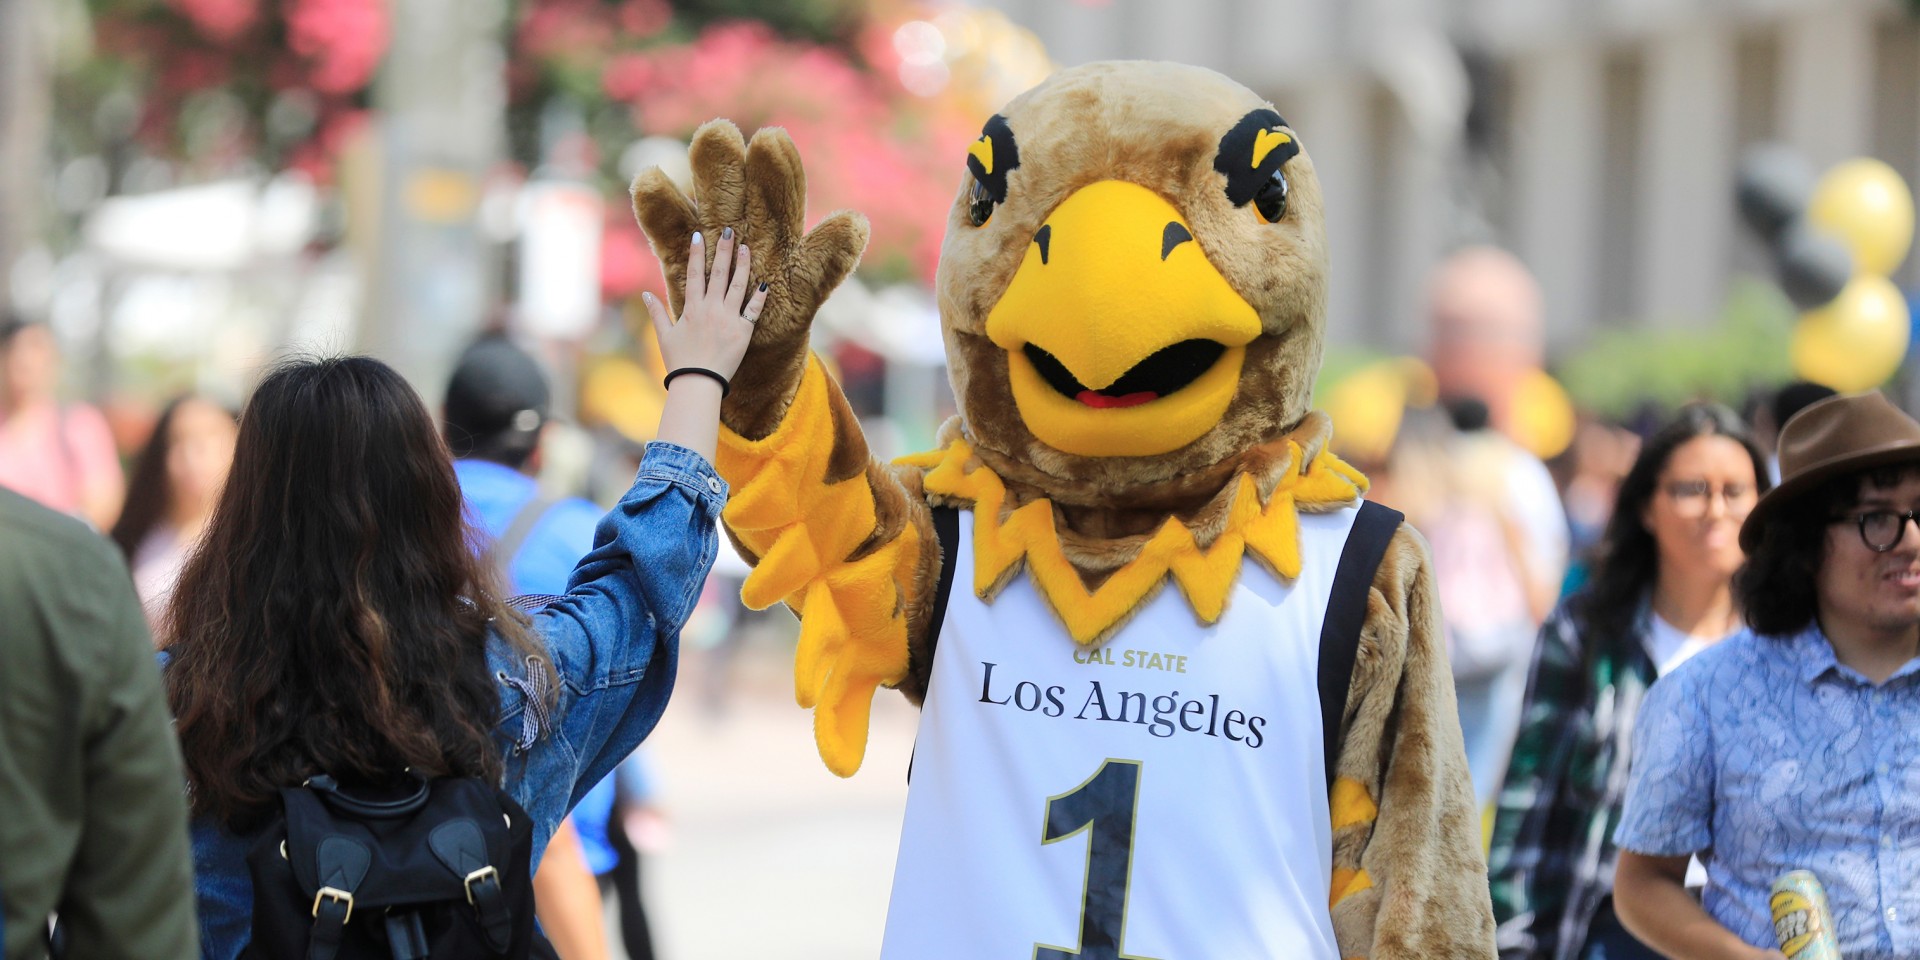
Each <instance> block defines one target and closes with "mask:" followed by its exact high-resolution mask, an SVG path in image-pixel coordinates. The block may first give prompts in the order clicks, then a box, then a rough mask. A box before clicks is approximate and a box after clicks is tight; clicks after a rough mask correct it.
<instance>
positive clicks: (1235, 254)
mask: <svg viewBox="0 0 1920 960" xmlns="http://www.w3.org/2000/svg"><path fill="white" fill-rule="evenodd" d="M963 160H964V162H965V167H966V175H965V176H964V177H963V178H962V186H961V189H960V191H959V195H958V196H957V197H956V198H955V200H954V204H953V209H952V210H951V211H950V213H949V216H948V221H947V236H946V242H945V244H944V246H943V247H942V251H941V258H940V270H939V278H938V281H937V285H938V293H939V300H940V310H941V317H942V323H943V326H944V329H945V335H946V339H947V349H948V356H949V358H950V361H951V364H952V367H951V371H952V377H953V387H954V393H955V395H956V396H957V397H958V398H959V401H960V409H961V412H962V414H963V415H964V418H965V421H966V425H967V429H968V432H969V433H970V434H971V436H972V439H973V442H974V446H975V448H976V449H977V450H978V451H979V452H980V453H981V454H982V456H985V457H988V458H991V460H992V461H993V462H994V465H995V466H996V467H999V468H1000V469H1003V470H1006V469H1009V468H1012V469H1014V470H1016V471H1018V472H1023V473H1025V474H1026V477H1027V479H1029V480H1031V481H1033V482H1036V483H1038V484H1040V485H1042V486H1044V487H1046V488H1047V489H1048V491H1049V492H1050V493H1051V495H1053V496H1054V497H1055V498H1056V499H1059V500H1062V501H1067V502H1076V501H1077V502H1082V503H1098V502H1101V501H1103V500H1110V499H1112V498H1114V497H1116V496H1120V497H1123V498H1124V497H1125V496H1126V495H1129V494H1131V495H1135V496H1137V495H1139V494H1142V493H1146V492H1148V491H1151V490H1153V489H1155V488H1171V487H1177V486H1179V485H1180V484H1181V483H1182V481H1183V478H1191V477H1201V476H1217V475H1219V474H1220V470H1221V468H1222V467H1224V466H1227V465H1230V464H1232V463H1233V462H1234V461H1235V460H1236V459H1237V458H1238V457H1239V456H1240V455H1241V454H1243V453H1244V452H1245V451H1247V450H1249V449H1252V448H1254V447H1258V446H1261V445H1263V444H1266V443H1268V442H1270V441H1274V440H1276V439H1279V438H1281V437H1283V436H1285V435H1286V434H1288V433H1289V432H1290V431H1292V430H1293V429H1295V428H1296V427H1297V426H1298V425H1299V424H1300V423H1301V421H1302V420H1303V419H1304V418H1305V417H1306V415H1307V410H1308V403H1309V400H1310V397H1311V394H1312V391H1313V381H1314V377H1315V376H1316V374H1317V373H1318V371H1319V366H1320V357H1321V343H1322V336H1323V331H1322V327H1323V325H1324V316H1325V310H1324V305H1325V300H1326V270H1327V266H1326V264H1327V260H1326V242H1325V235H1324V229H1323V226H1322V216H1321V201H1320V186H1319V182H1318V181H1317V180H1316V179H1315V177H1314V172H1313V164H1312V162H1311V161H1310V160H1309V159H1308V158H1307V154H1306V151H1305V150H1304V149H1303V148H1302V146H1301V143H1300V140H1299V137H1298V136H1297V135H1296V134H1295V133H1294V131H1293V129H1292V128H1291V127H1289V126H1288V125H1287V122H1286V121H1285V120H1284V119H1282V118H1281V116H1280V114H1279V113H1277V112H1275V111H1274V109H1273V107H1272V106H1271V105H1269V104H1268V103H1266V102H1265V101H1263V100H1261V99H1260V98H1259V97H1258V96H1256V95H1254V93H1253V92H1252V91H1250V90H1248V89H1246V88H1245V87H1242V86H1240V85H1239V84H1237V83H1234V82H1233V81H1231V80H1229V79H1227V78H1226V77H1223V76H1221V75H1220V74H1217V73H1214V72H1212V71H1209V70H1204V69H1200V68H1197V67H1190V66H1183V65H1179V64H1171V63H1094V64H1088V65H1085V66H1081V67H1076V68H1073V69H1070V70H1063V71H1061V72H1059V73H1057V74H1055V75H1054V76H1053V77H1051V78H1049V79H1048V80H1047V81H1046V82H1045V83H1042V84H1041V85H1040V86H1038V87H1035V88H1034V89H1032V90H1030V91H1028V92H1026V93H1024V94H1022V95H1021V96H1020V97H1018V98H1017V99H1015V100H1014V101H1013V102H1012V103H1010V104H1008V105H1007V107H1006V108H1005V110H1004V112H1002V113H1000V114H997V115H995V116H994V117H993V118H992V119H990V120H988V121H987V123H986V126H985V128H984V129H983V130H982V131H981V136H980V139H979V140H977V141H975V142H974V143H973V144H972V145H971V146H970V147H969V148H968V151H967V155H966V156H965V157H956V158H955V162H956V164H958V163H959V162H961V161H963Z"/></svg>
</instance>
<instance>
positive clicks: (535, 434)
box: [443, 336, 602, 595]
mask: <svg viewBox="0 0 1920 960" xmlns="http://www.w3.org/2000/svg"><path fill="white" fill-rule="evenodd" d="M551 409H552V394H551V393H550V391H549V390H548V388H547V377H546V374H544V373H542V372H541V370H540V365H539V364H538V363H537V362H535V361H534V359H533V357H531V356H529V355H528V354H527V353H526V352H525V351H523V350H521V349H520V348H519V347H516V346H514V345H513V343H512V342H511V341H509V340H507V339H506V338H505V337H501V336H488V337H483V338H481V339H480V340H479V341H477V342H475V343H474V344H473V346H471V347H468V348H467V352H466V353H465V354H463V355H461V357H460V363H459V364H458V365H457V366H456V367H455V368H454V371H453V378H452V379H451V380H449V381H448V383H447V401H446V407H445V409H444V411H443V415H444V416H445V431H446V439H447V447H448V449H450V450H452V451H453V456H454V463H453V472H454V473H455V475H457V476H458V477H459V479H460V494H461V496H462V497H465V498H466V501H467V509H468V512H469V513H470V515H471V516H472V518H473V522H474V525H475V528H476V531H477V532H478V533H479V534H480V535H481V536H482V537H483V538H484V539H485V542H486V544H487V545H488V546H490V547H491V549H492V550H493V555H494V558H495V562H496V564H498V566H499V569H500V571H501V574H502V575H503V576H504V577H505V578H506V580H507V585H508V588H509V589H510V590H512V591H513V592H514V593H517V594H542V595H559V594H564V593H566V592H567V577H568V575H570V574H571V573H573V567H574V565H575V564H577V563H579V562H580V558H581V557H583V556H586V554H587V551H589V550H592V549H593V529H594V524H596V523H598V522H599V520H600V514H601V513H602V511H601V509H600V508H599V507H597V506H594V505H593V504H592V503H590V502H588V501H586V500H582V499H580V498H579V497H566V498H553V497H548V496H543V495H541V492H540V484H539V482H538V481H536V480H535V479H534V478H533V476H532V474H533V472H534V471H536V470H538V469H539V463H540V440H541V437H542V435H543V434H544V432H545V430H546V425H547V421H548V419H549V418H550V416H551Z"/></svg>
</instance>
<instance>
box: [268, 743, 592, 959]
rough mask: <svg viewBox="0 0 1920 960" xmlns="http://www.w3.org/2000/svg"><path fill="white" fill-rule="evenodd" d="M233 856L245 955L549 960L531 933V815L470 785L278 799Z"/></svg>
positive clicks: (319, 784)
mask: <svg viewBox="0 0 1920 960" xmlns="http://www.w3.org/2000/svg"><path fill="white" fill-rule="evenodd" d="M280 799H281V814H280V816H278V817H276V818H275V819H274V820H273V821H272V822H271V823H269V824H268V826H267V828H266V829H265V830H264V831H262V832H261V834H260V835H259V839H258V840H256V841H255V842H254V845H253V848H252V850H251V851H249V853H248V854H247V872H248V873H249V874H251V875H252V877H253V942H252V943H251V944H250V945H249V946H248V947H247V950H246V952H245V953H244V954H242V956H243V957H246V958H249V960H268V958H271V960H291V958H300V957H305V958H307V960H362V958H365V960H441V958H462V960H466V958H511V960H521V958H526V957H540V958H552V957H554V956H555V954H554V952H553V948H552V947H551V946H550V945H549V944H548V943H547V942H546V938H545V937H543V936H541V935H540V933H539V932H538V931H537V930H536V929H535V928H534V918H533V885H532V882H531V878H530V877H529V875H528V860H529V858H530V855H531V853H532V849H533V820H532V818H530V817H528V816H527V814H526V812H525V811H523V810H521V809H520V806H519V805H518V804H516V803H514V802H513V798H511V797H509V796H507V794H506V793H505V792H503V791H501V790H499V789H498V788H495V787H493V786H490V785H488V784H486V783H484V782H482V781H480V780H473V779H454V778H445V779H439V780H432V781H428V780H425V779H423V778H420V777H418V776H410V777H409V778H408V779H407V780H405V781H403V782H402V783H401V784H400V785H399V786H398V787H394V788H389V789H384V790H382V789H359V788H356V789H355V791H354V792H353V793H349V792H348V791H346V790H343V789H342V788H341V786H340V784H338V783H336V782H334V780H333V778H331V777H325V776H317V777H313V778H312V779H310V780H308V781H307V782H306V783H305V784H303V785H301V786H298V787H293V788H290V789H286V790H282V791H280Z"/></svg>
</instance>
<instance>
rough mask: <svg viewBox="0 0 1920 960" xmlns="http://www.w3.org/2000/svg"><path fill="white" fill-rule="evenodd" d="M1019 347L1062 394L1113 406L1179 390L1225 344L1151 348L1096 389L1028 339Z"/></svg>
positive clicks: (1129, 404)
mask: <svg viewBox="0 0 1920 960" xmlns="http://www.w3.org/2000/svg"><path fill="white" fill-rule="evenodd" d="M1022 350H1023V351H1024V352H1025V353H1026V355H1027V360H1028V361H1029V362H1031V363H1032V364H1033V369H1034V370H1035V372H1037V373H1039V374H1040V378H1041V379H1042V380H1045V381H1046V382H1047V386H1050V387H1052V388H1053V389H1055V390H1057V391H1059V392H1060V394H1061V395H1062V396H1065V397H1070V398H1072V399H1074V400H1077V401H1079V402H1081V403H1083V404H1086V405H1087V406H1089V407H1093V408H1094V409H1097V410H1114V409H1121V408H1125V407H1137V406H1139V405H1140V404H1143V403H1151V402H1153V401H1155V400H1158V399H1160V398H1161V397H1164V396H1167V395H1169V394H1172V393H1175V392H1177V391H1179V390H1180V389H1181V388H1182V387H1185V386H1186V385H1188V384H1190V383H1192V382H1193V381H1195V380H1198V379H1200V376H1201V374H1204V373H1206V372H1207V371H1208V370H1209V369H1211V368H1212V367H1213V365H1214V364H1215V363H1217V362H1219V360H1220V357H1221V355H1222V354H1224V353H1226V352H1227V347H1226V345H1225V344H1223V343H1218V342H1216V341H1213V340H1203V339H1195V340H1182V341H1180V342H1179V343H1176V344H1173V345H1172V346H1169V347H1165V348H1162V349H1160V350H1157V351H1155V352H1154V353H1153V355H1152V356H1149V357H1147V358H1146V359H1145V360H1142V361H1140V362H1139V363H1137V364H1135V365H1134V366H1133V369H1131V370H1128V371H1127V372H1126V373H1124V374H1122V375H1121V377H1120V379H1118V380H1115V381H1114V382H1113V383H1111V384H1109V385H1108V386H1106V387H1103V388H1101V389H1099V390H1093V389H1089V388H1088V387H1087V386H1086V385H1085V384H1083V383H1081V382H1080V381H1079V380H1078V379H1076V378H1075V377H1074V375H1073V373H1072V372H1071V371H1069V370H1068V369H1067V366H1066V364H1064V363H1061V362H1060V361H1059V360H1058V359H1056V358H1055V357H1054V356H1053V354H1050V353H1048V352H1046V351H1045V350H1042V349H1040V348H1039V347H1037V346H1034V345H1033V344H1031V343H1029V344H1027V345H1026V346H1025V347H1023V348H1022Z"/></svg>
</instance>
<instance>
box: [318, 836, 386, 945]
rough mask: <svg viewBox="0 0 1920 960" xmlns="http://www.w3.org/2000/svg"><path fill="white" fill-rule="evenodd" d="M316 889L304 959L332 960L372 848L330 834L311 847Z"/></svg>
mask: <svg viewBox="0 0 1920 960" xmlns="http://www.w3.org/2000/svg"><path fill="white" fill-rule="evenodd" d="M314 864H315V866H317V867H318V868H319V877H320V889H319V890H318V891H316V892H315V893H314V895H313V928H312V930H311V931H309V932H308V934H307V960H333V958H334V957H336V956H338V955H339V953H340V942H341V941H342V940H343V939H345V938H346V935H347V922H348V921H350V920H352V919H353V895H354V893H355V892H356V891H358V890H359V889H360V883H361V881H363V880H365V879H366V878H367V868H368V867H370V866H372V865H373V851H371V850H368V849H367V845H366V844H364V843H361V842H360V841H359V840H356V839H354V838H352V837H348V836H342V835H340V834H334V835H332V836H328V837H324V838H322V839H321V840H320V843H319V844H318V845H317V846H316V847H315V848H314Z"/></svg>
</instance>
